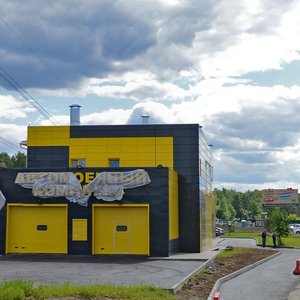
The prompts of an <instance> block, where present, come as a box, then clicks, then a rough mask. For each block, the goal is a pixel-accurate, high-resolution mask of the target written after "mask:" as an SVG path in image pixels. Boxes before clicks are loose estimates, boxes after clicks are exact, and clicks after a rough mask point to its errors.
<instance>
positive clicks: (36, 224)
mask: <svg viewBox="0 0 300 300" xmlns="http://www.w3.org/2000/svg"><path fill="white" fill-rule="evenodd" d="M67 220H68V217H67V205H64V204H62V205H45V204H43V205H19V204H9V205H8V208H7V225H6V253H64V254H66V253H67V251H68V250H67Z"/></svg>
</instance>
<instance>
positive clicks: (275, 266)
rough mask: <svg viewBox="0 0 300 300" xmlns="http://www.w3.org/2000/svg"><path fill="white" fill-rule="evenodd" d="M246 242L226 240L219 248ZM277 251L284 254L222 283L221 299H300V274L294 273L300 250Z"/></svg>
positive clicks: (250, 244)
mask: <svg viewBox="0 0 300 300" xmlns="http://www.w3.org/2000/svg"><path fill="white" fill-rule="evenodd" d="M243 240H244V241H243V242H241V239H224V240H222V241H219V245H232V246H240V244H241V243H245V242H246V240H247V239H243ZM249 246H253V242H251V241H249ZM254 247H257V246H256V245H255V246H254ZM259 248H260V247H259ZM278 250H279V251H280V252H281V255H279V256H277V257H274V258H272V259H271V260H269V261H267V262H265V263H263V264H261V265H259V266H257V267H255V268H253V269H251V270H249V271H247V272H245V273H242V274H240V275H239V276H237V277H235V278H232V279H230V280H228V281H226V282H224V283H222V284H221V287H220V289H219V292H220V295H221V299H222V300H232V299H243V300H253V299H255V300H268V299H270V300H283V299H284V300H285V299H289V300H296V299H297V300H299V299H300V284H299V283H300V275H293V271H294V269H295V266H296V260H297V259H299V258H300V249H281V248H278ZM291 291H293V292H292V293H291ZM289 294H290V295H289ZM288 297H289V298H288Z"/></svg>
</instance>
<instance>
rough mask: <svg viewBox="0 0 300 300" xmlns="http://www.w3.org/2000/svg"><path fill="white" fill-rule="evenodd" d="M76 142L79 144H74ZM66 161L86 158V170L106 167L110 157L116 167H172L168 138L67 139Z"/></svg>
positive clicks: (170, 145) (171, 140)
mask: <svg viewBox="0 0 300 300" xmlns="http://www.w3.org/2000/svg"><path fill="white" fill-rule="evenodd" d="M76 140H80V143H78V141H76ZM69 151H70V152H69V153H70V155H69V156H70V159H76V158H78V157H79V156H80V158H84V159H86V166H87V167H99V166H101V167H109V162H108V160H109V159H110V158H114V159H119V160H120V167H156V166H157V165H159V164H161V165H163V166H166V167H170V168H173V138H172V137H157V138H155V137H133V138H127V137H124V138H122V137H117V138H86V139H82V138H80V139H74V138H73V139H71V141H70V150H69Z"/></svg>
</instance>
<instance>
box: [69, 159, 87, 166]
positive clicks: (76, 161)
mask: <svg viewBox="0 0 300 300" xmlns="http://www.w3.org/2000/svg"><path fill="white" fill-rule="evenodd" d="M71 166H72V167H74V168H78V167H85V166H86V163H85V158H76V159H71Z"/></svg>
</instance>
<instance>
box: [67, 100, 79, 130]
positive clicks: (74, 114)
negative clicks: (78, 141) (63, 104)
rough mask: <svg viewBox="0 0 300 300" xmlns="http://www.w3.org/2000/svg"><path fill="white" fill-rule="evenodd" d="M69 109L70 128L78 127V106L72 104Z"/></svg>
mask: <svg viewBox="0 0 300 300" xmlns="http://www.w3.org/2000/svg"><path fill="white" fill-rule="evenodd" d="M69 107H70V124H71V126H74V125H80V107H81V106H80V105H78V104H72V105H70V106H69Z"/></svg>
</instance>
